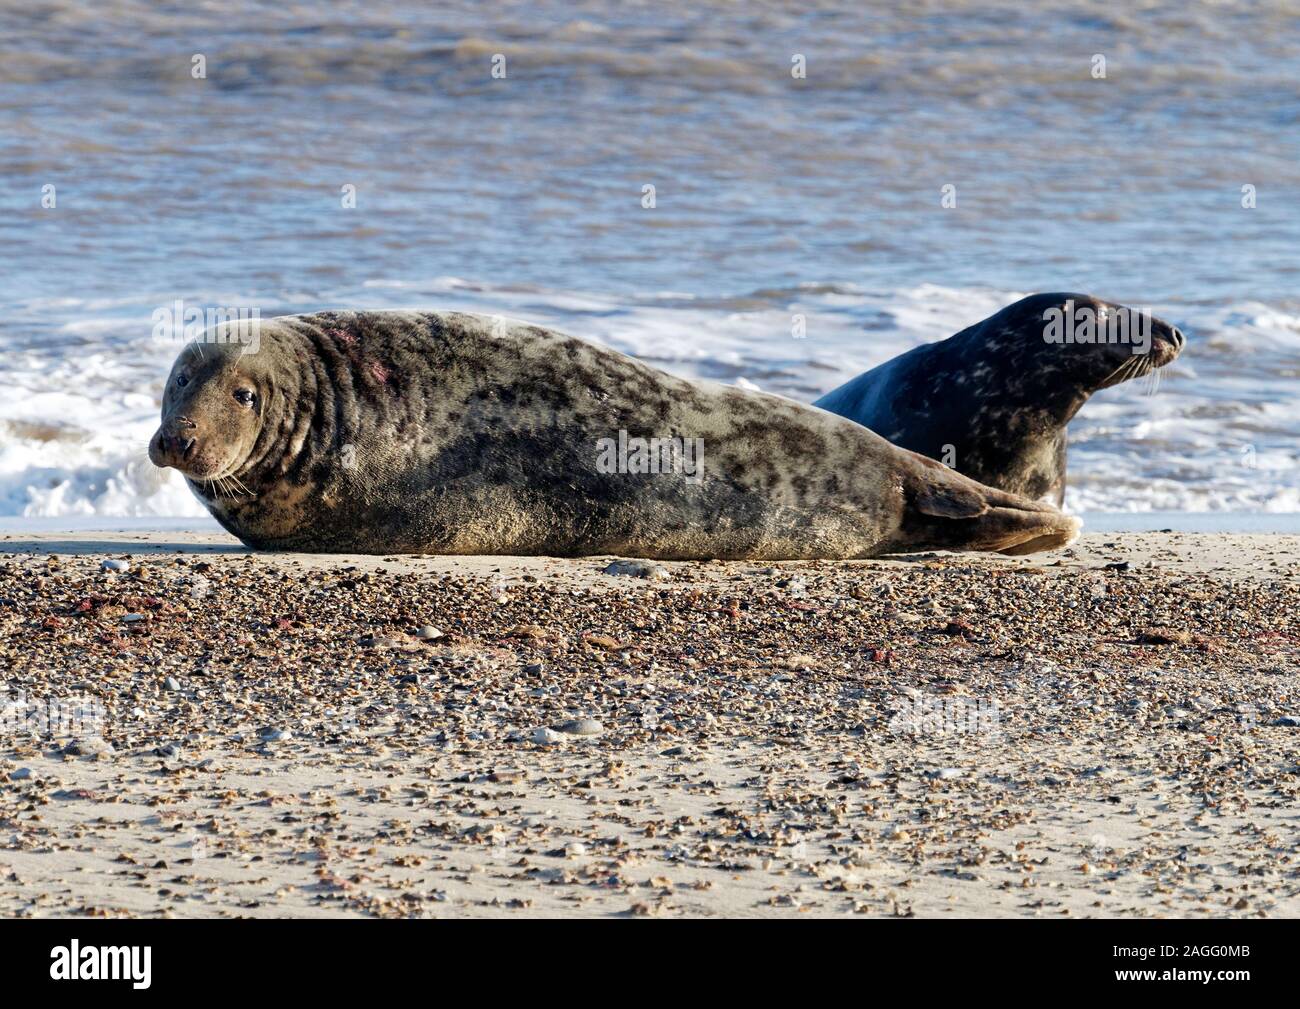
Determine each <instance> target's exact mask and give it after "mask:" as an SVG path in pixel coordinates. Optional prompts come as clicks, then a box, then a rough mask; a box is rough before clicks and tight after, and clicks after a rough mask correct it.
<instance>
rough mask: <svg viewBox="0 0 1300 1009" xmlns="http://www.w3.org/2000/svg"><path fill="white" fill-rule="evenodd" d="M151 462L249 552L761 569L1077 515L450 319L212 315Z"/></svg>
mask: <svg viewBox="0 0 1300 1009" xmlns="http://www.w3.org/2000/svg"><path fill="white" fill-rule="evenodd" d="M253 325H256V326H257V327H258V329H257V332H256V334H255V337H253V336H252V335H250V334H249V333H246V332H244V330H245V329H247V328H248V327H250V326H253ZM253 348H256V352H253ZM150 457H151V458H152V459H153V461H154V462H155V463H156V464H157V465H159V466H174V467H176V468H177V469H179V470H180V471H181V472H182V473H183V474H184V475H185V476H186V478H187V479H188V481H189V484H190V486H191V488H192V489H193V490H194V492H195V493H196V494H197V495H198V496H199V498H200V499H201V500H202V501H203V502H204V504H206V505H207V507H208V508H209V509H210V510H211V512H212V514H213V515H214V516H215V517H216V518H217V520H218V521H219V522H220V523H221V524H222V525H223V526H225V528H226V529H228V530H229V531H230V532H232V533H233V534H234V535H236V536H237V537H239V538H240V539H241V540H243V541H244V542H245V543H247V544H248V545H250V546H252V547H256V548H262V549H277V550H302V551H314V552H356V553H447V554H486V553H493V554H550V555H555V556H580V555H593V554H623V555H629V556H640V557H654V558H664V559H694V558H724V559H726V558H732V559H738V558H754V559H758V558H762V559H771V560H776V559H789V558H852V557H870V556H874V555H877V554H884V553H891V552H900V551H911V550H928V549H949V550H995V551H1002V552H1004V553H1029V552H1032V551H1036V550H1044V549H1048V548H1051V547H1056V546H1061V545H1063V544H1065V543H1067V542H1069V541H1070V540H1071V539H1072V538H1073V537H1074V536H1075V534H1076V533H1077V530H1078V522H1077V521H1076V520H1075V519H1072V518H1069V517H1067V516H1065V515H1062V514H1061V513H1059V512H1058V511H1056V510H1055V509H1054V508H1051V507H1050V506H1047V505H1043V504H1041V503H1036V502H1031V501H1027V500H1024V499H1021V498H1018V497H1016V496H1014V495H1011V494H1007V493H1005V492H1003V491H999V490H995V489H992V488H988V487H982V486H980V485H979V484H977V483H975V482H974V481H973V480H969V479H967V478H966V477H963V476H961V475H959V474H957V473H955V472H953V471H952V470H950V469H948V468H947V467H944V466H941V465H939V464H938V463H936V462H933V461H932V460H929V459H926V458H923V457H922V456H919V455H916V454H914V453H911V452H906V451H903V450H902V449H898V448H895V447H894V446H892V445H890V444H889V443H888V442H887V441H885V440H884V439H883V438H881V437H879V436H878V435H875V434H873V433H872V432H870V431H868V430H866V429H865V428H863V427H861V426H859V425H857V424H854V423H852V422H851V421H847V420H844V419H843V418H840V417H836V416H834V415H832V414H829V413H826V412H824V411H822V410H817V409H814V408H813V407H810V406H806V405H803V404H800V403H796V402H793V401H791V400H787V399H783V398H780V397H777V396H771V395H766V394H762V393H757V392H750V391H746V390H743V389H737V388H731V387H725V386H718V385H711V384H705V383H698V382H689V381H685V380H683V379H680V378H675V377H673V376H671V375H667V374H664V373H663V372H660V371H656V370H655V369H653V368H650V367H648V366H646V365H644V364H641V363H640V362H638V361H635V360H633V359H632V358H629V357H626V356H625V355H623V354H619V353H617V352H615V351H613V350H609V349H607V348H604V347H599V346H595V345H592V344H589V343H584V342H583V341H581V340H577V339H574V338H572V337H569V336H565V335H563V334H560V333H556V332H552V331H549V330H545V329H539V328H537V327H536V326H529V325H526V324H523V323H513V322H510V323H507V322H506V321H504V320H501V319H493V318H488V317H482V316H473V315H461V314H455V313H446V314H443V313H427V314H425V313H419V314H417V313H406V312H365V313H353V312H324V313H320V314H317V315H307V316H291V317H284V318H278V319H270V320H266V321H262V322H260V323H259V322H257V321H256V320H244V321H240V322H236V323H229V324H226V325H224V326H223V327H218V328H217V329H216V330H213V331H210V332H209V333H208V334H207V335H206V336H205V339H204V340H203V341H202V342H199V343H195V344H191V345H189V346H187V347H186V348H185V350H183V351H182V352H181V354H180V356H179V358H178V359H177V361H176V363H175V365H174V366H173V368H172V372H171V375H170V377H169V379H168V382H167V388H166V392H165V394H164V397H163V406H162V424H161V426H160V427H159V429H158V432H157V433H156V434H155V435H154V437H153V440H152V441H151V443H150Z"/></svg>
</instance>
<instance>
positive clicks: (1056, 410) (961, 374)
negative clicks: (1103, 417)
mask: <svg viewBox="0 0 1300 1009" xmlns="http://www.w3.org/2000/svg"><path fill="white" fill-rule="evenodd" d="M1089 318H1091V319H1092V325H1091V327H1089ZM1054 322H1055V323H1056V324H1057V328H1054V327H1053V324H1054ZM1140 326H1145V327H1146V331H1145V333H1142V332H1140V331H1139V329H1138V327H1140ZM1090 333H1091V336H1092V337H1093V339H1092V340H1091V341H1089V339H1088V337H1089V335H1090ZM1125 334H1127V339H1125V338H1124V336H1125ZM1112 336H1113V337H1115V339H1111V338H1110V337H1112ZM1058 337H1059V339H1058ZM1097 337H1102V339H1097ZM1184 342H1185V340H1184V337H1183V334H1182V333H1181V332H1179V330H1178V329H1176V328H1175V327H1173V326H1171V325H1169V323H1167V322H1164V321H1162V320H1160V319H1157V318H1155V317H1154V316H1151V315H1148V314H1141V313H1138V312H1135V311H1134V310H1133V309H1129V308H1126V307H1124V306H1123V305H1116V304H1112V303H1110V302H1106V301H1101V300H1100V299H1097V298H1093V297H1091V296H1090V295H1086V294H1034V295H1031V296H1029V297H1028V298H1024V299H1022V300H1020V301H1017V302H1016V303H1015V304H1013V305H1008V306H1007V307H1006V308H1004V309H1002V311H1000V312H998V313H997V314H996V315H992V316H990V317H989V318H987V319H985V320H984V321H983V322H978V323H976V324H975V325H974V326H971V327H969V328H967V329H963V330H962V331H961V332H960V333H958V334H957V335H956V336H950V337H949V338H948V339H946V340H940V341H939V342H937V343H927V344H924V345H923V346H920V347H915V348H913V349H912V350H909V351H908V352H907V353H906V354H900V355H899V356H898V357H896V358H894V359H893V360H890V361H886V362H885V363H884V364H882V365H880V366H879V367H876V368H872V369H871V370H870V371H868V372H866V373H865V374H862V375H859V376H858V377H857V378H855V379H853V380H852V381H850V382H847V383H846V384H844V385H842V386H840V387H839V388H838V389H835V390H834V391H832V392H828V393H827V394H826V395H825V396H823V397H822V398H821V399H819V400H817V402H816V403H815V404H814V405H815V406H819V407H821V408H822V409H823V410H829V411H830V412H831V413H835V414H839V415H840V416H841V417H848V418H849V419H850V420H854V421H857V422H858V423H859V424H861V425H862V426H863V427H869V428H871V430H873V431H875V432H876V433H878V434H881V435H883V436H884V437H886V438H888V439H889V440H890V441H891V442H893V443H894V444H895V445H899V446H901V447H902V448H906V449H911V450H912V451H913V452H920V453H921V454H922V455H927V456H930V457H931V458H932V459H940V460H942V461H943V462H945V463H948V464H949V465H951V466H952V467H953V468H954V469H956V470H957V471H958V472H960V473H964V474H966V475H967V476H969V477H971V478H972V479H975V480H978V481H979V482H980V483H984V484H988V485H989V486H990V487H997V488H1000V489H1001V490H1005V491H1010V492H1011V493H1013V494H1020V495H1023V496H1025V497H1028V498H1032V499H1034V500H1040V499H1047V500H1051V501H1055V502H1056V504H1058V505H1059V504H1060V503H1061V502H1062V501H1063V500H1064V498H1065V441H1066V439H1065V428H1066V425H1067V424H1068V423H1069V422H1070V420H1071V418H1073V417H1074V415H1075V414H1076V413H1078V412H1079V408H1080V407H1081V406H1083V404H1084V403H1086V402H1087V401H1088V397H1089V396H1091V395H1092V394H1093V393H1094V392H1096V391H1097V390H1099V389H1106V388H1109V387H1110V386H1112V385H1118V384H1119V383H1121V382H1126V381H1128V380H1129V379H1133V378H1140V377H1141V376H1143V375H1147V374H1150V373H1151V372H1153V371H1155V370H1156V369H1157V368H1163V367H1164V366H1165V365H1166V364H1168V363H1169V362H1170V361H1172V360H1173V359H1174V358H1176V357H1177V356H1178V354H1179V353H1180V352H1181V351H1182V349H1183V344H1184Z"/></svg>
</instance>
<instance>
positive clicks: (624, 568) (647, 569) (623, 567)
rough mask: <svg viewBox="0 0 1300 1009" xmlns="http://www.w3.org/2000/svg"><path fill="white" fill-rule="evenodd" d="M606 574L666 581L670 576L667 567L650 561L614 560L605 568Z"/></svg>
mask: <svg viewBox="0 0 1300 1009" xmlns="http://www.w3.org/2000/svg"><path fill="white" fill-rule="evenodd" d="M604 573H605V574H607V575H627V576H629V577H631V578H648V579H650V580H651V581H666V580H667V579H669V578H671V577H672V576H671V575H670V574H669V573H668V569H667V568H665V567H661V566H660V565H658V564H652V563H651V562H650V561H614V562H613V563H611V564H610V565H608V566H607V567H606V568H605V572H604Z"/></svg>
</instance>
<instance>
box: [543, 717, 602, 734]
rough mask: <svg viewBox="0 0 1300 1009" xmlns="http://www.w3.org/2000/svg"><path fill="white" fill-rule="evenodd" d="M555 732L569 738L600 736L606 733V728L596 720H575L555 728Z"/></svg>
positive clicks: (562, 723)
mask: <svg viewBox="0 0 1300 1009" xmlns="http://www.w3.org/2000/svg"><path fill="white" fill-rule="evenodd" d="M555 731H556V732H563V733H565V734H566V735H569V736H599V735H600V734H601V733H602V732H604V731H605V726H603V725H601V724H600V722H598V721H596V720H595V719H594V718H573V719H570V720H569V721H567V722H561V723H560V724H559V725H557V726H555Z"/></svg>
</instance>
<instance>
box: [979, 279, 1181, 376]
mask: <svg viewBox="0 0 1300 1009" xmlns="http://www.w3.org/2000/svg"><path fill="white" fill-rule="evenodd" d="M999 316H1007V317H1008V318H1007V319H1006V322H1007V323H1008V325H1007V326H1006V328H1007V329H1010V330H1012V331H1014V332H1015V334H1016V338H1017V340H1018V341H1024V342H1025V343H1026V344H1027V346H1026V348H1025V349H1026V351H1027V354H1026V355H1025V356H1026V358H1027V360H1026V361H1025V362H1024V363H1025V365H1027V366H1028V367H1029V368H1031V369H1032V370H1034V371H1036V372H1037V371H1041V372H1043V373H1045V374H1048V375H1052V376H1054V377H1053V379H1052V380H1053V382H1054V384H1057V385H1058V386H1059V385H1061V384H1069V385H1073V386H1075V387H1076V388H1077V389H1078V391H1079V392H1081V393H1083V394H1084V395H1085V397H1086V396H1087V395H1091V394H1092V393H1094V392H1096V391H1097V390H1098V389H1108V388H1110V387H1111V386H1113V385H1119V384H1120V383H1121V382H1127V381H1128V380H1129V379H1133V378H1141V377H1142V376H1144V375H1149V374H1151V373H1152V372H1154V371H1156V370H1158V369H1160V368H1163V367H1164V366H1165V365H1167V364H1169V363H1170V362H1171V361H1173V360H1174V359H1175V358H1176V357H1178V355H1179V354H1180V353H1181V352H1182V349H1183V346H1184V345H1185V343H1186V342H1187V341H1186V338H1185V337H1184V336H1183V334H1182V332H1181V331H1180V330H1179V329H1178V328H1177V327H1176V326H1173V325H1170V324H1169V323H1167V322H1165V321H1164V320H1163V319H1159V318H1157V317H1156V316H1154V315H1152V314H1151V313H1150V311H1148V310H1146V309H1138V308H1130V307H1128V306H1126V305H1118V304H1115V303H1114V302H1109V301H1103V300H1102V299H1100V298H1094V297H1092V296H1091V295H1087V294H1036V295H1032V296H1031V297H1028V298H1025V299H1023V300H1021V301H1018V302H1016V303H1015V304H1014V305H1010V306H1008V307H1007V308H1005V309H1003V311H1002V312H999V313H998V315H996V316H994V317H993V318H992V319H989V320H987V323H993V322H994V321H995V320H998V318H999Z"/></svg>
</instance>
